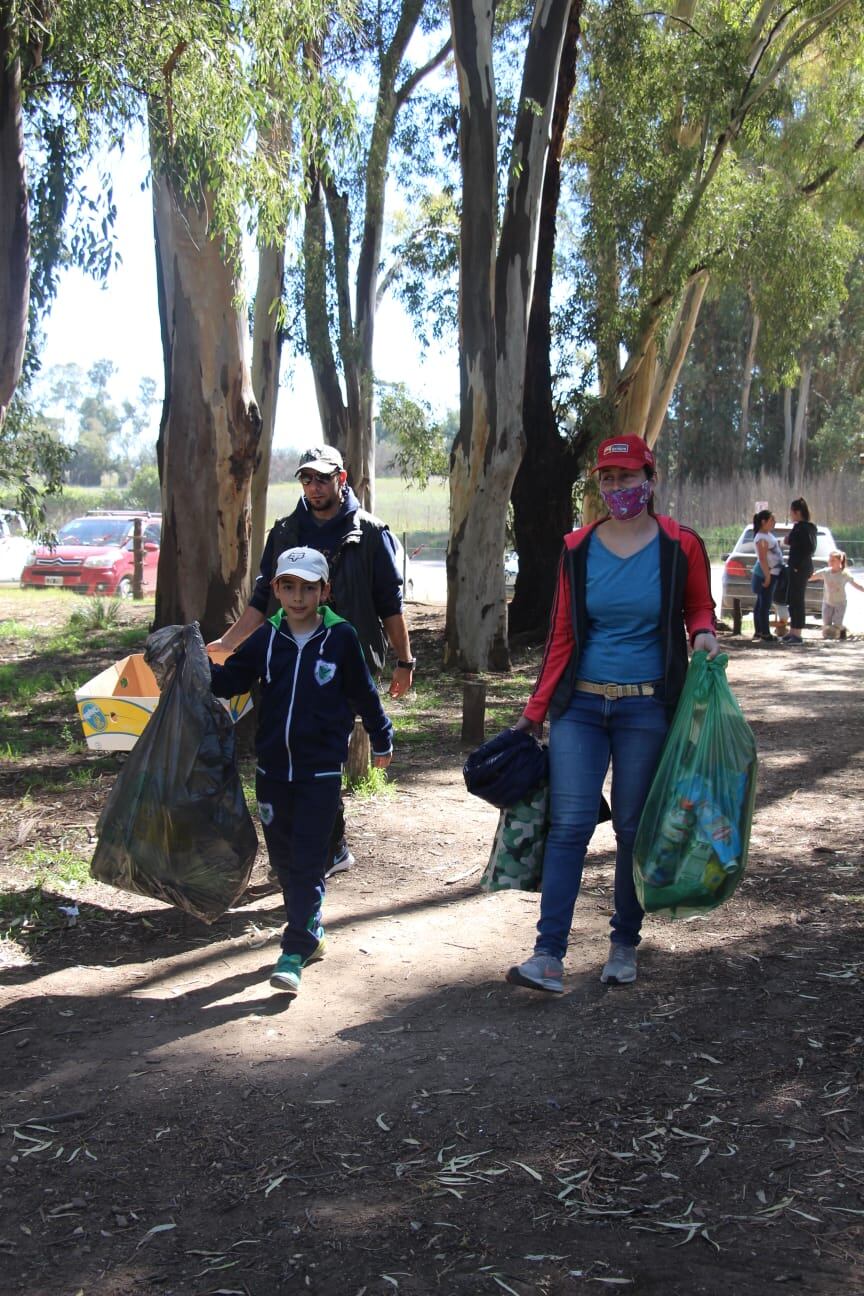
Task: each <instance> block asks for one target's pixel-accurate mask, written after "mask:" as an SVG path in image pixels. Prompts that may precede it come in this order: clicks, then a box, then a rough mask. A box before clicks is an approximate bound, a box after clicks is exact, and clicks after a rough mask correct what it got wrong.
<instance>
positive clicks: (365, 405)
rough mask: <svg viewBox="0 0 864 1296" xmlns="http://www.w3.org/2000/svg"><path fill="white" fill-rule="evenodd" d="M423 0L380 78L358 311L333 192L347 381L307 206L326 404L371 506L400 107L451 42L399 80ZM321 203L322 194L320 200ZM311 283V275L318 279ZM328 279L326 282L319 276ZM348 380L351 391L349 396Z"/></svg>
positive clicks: (312, 342) (343, 221)
mask: <svg viewBox="0 0 864 1296" xmlns="http://www.w3.org/2000/svg"><path fill="white" fill-rule="evenodd" d="M422 9H423V0H403V3H402V8H401V11H400V15H399V21H398V23H397V25H396V30H395V31H394V33H393V37H392V40H391V41H390V44H389V45H388V46H387V48H386V49H385V50H384V51H383V54H382V58H381V69H380V74H379V78H378V98H377V102H376V105H375V117H374V120H373V123H372V134H371V139H370V142H369V151H368V153H367V156H366V167H365V171H366V176H365V207H364V213H363V232H362V235H361V239H360V248H359V253H358V258H357V274H356V277H355V280H354V298H353V309H352V298H351V280H350V272H349V251H350V227H349V217H348V201H347V197H346V196H345V195H344V194H341V193H339V192H338V190H337V188H336V186H335V185H328V187H327V191H326V197H327V212H328V213H329V216H330V227H331V230H332V233H333V259H334V272H335V285H336V301H337V308H338V316H339V343H338V351H339V363H340V366H341V370H342V384H340V380H339V373H338V371H337V368H336V360H335V353H334V348H333V345H332V342H331V340H330V333H329V324H328V322H327V314H326V299H325V297H324V296H323V295H322V293H323V287H324V283H325V280H324V278H323V277H322V276H323V273H324V270H325V268H326V243H325V229H324V215H323V207H322V209H321V211H320V213H319V212H318V211H312V212H310V211H309V209H308V208H307V231H309V229H310V220H312V221H314V226H315V227H314V236H313V237H312V238H311V239H310V241H309V242H307V245H306V249H305V267H306V276H307V296H308V294H309V293H310V292H311V293H312V294H314V298H315V309H314V312H313V316H314V328H312V329H311V330H310V327H309V321H310V309H309V304H308V301H307V311H306V319H307V329H306V335H307V343H308V347H309V354H310V358H311V360H312V369H313V373H314V374H315V384H316V393H317V395H318V410H319V413H320V416H321V424H322V428H323V431H324V434H325V438H326V439H327V440H328V441H329V442H330V443H331V444H332V445H336V446H338V447H339V449H340V450H341V451H342V452H343V454H344V456H345V467H346V470H347V472H348V480H349V481H350V483H351V485H352V487H353V489H354V492H355V494H356V495H357V497H358V499H359V500H360V503H361V504H362V506H363V507H364V508H366V509H369V510H370V511H371V510H373V509H374V505H375V432H374V428H373V401H374V370H373V350H374V341H375V312H376V309H377V305H378V280H379V274H380V266H381V244H382V239H383V232H384V199H385V191H386V184H387V168H388V162H389V156H390V145H391V143H392V140H393V132H394V129H395V125H396V118H397V115H398V113H399V110H400V108H401V107H402V106H403V104H404V103H406V102H407V100H408V99H409V98H410V96H411V94H412V93H413V91H414V89H415V88H416V87H417V85H418V84H419V83H420V81H422V79H423V78H424V77H425V76H427V75H428V73H429V72H431V71H432V70H433V69H434V68H436V67H437V66H438V65H439V64H440V63H441V62H442V61H443V60H444V58H445V56H446V54H447V52H448V50H449V42H448V43H447V44H446V45H445V46H444V47H443V48H442V49H441V50H439V51H438V53H437V54H435V55H434V56H433V57H432V58H431V59H430V60H429V62H428V63H426V64H425V65H424V66H423V67H421V68H418V69H417V70H416V71H415V72H413V73H412V74H411V76H409V77H408V78H407V80H406V81H405V82H404V83H403V84H402V85H401V86H398V87H397V85H396V78H397V76H398V74H399V68H400V66H401V64H402V61H403V59H404V57H405V53H406V50H407V48H408V43H409V41H410V40H411V37H412V35H413V34H414V31H415V29H416V27H417V23H418V21H419V19H420V15H421V12H422ZM317 201H319V203H320V198H319V199H318V200H317ZM310 276H311V283H309V282H308V281H309V280H310ZM319 280H320V282H319ZM343 384H344V394H343Z"/></svg>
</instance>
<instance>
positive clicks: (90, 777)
mask: <svg viewBox="0 0 864 1296" xmlns="http://www.w3.org/2000/svg"><path fill="white" fill-rule="evenodd" d="M85 745H86V744H85ZM105 773H107V768H106V767H105V766H104V765H103V766H100V765H78V766H76V768H75V769H70V771H69V773H68V774H67V775H66V779H65V783H64V784H63V785H62V786H68V784H70V783H71V784H72V785H73V786H74V787H82V788H83V787H90V785H91V784H92V783H95V782H96V780H97V779H100V778H101V777H102V775H103V774H105Z"/></svg>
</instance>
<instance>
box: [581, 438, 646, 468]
mask: <svg viewBox="0 0 864 1296" xmlns="http://www.w3.org/2000/svg"><path fill="white" fill-rule="evenodd" d="M653 467H654V452H653V451H652V449H651V447H650V446H649V445H648V442H647V441H643V440H642V438H641V437H640V436H632V435H628V436H617V437H609V439H608V440H607V441H601V442H600V445H599V448H598V450H597V463H596V465H595V466H594V467H593V468H592V469H591V471H592V473H595V472H599V471H600V469H601V468H632V469H637V468H653Z"/></svg>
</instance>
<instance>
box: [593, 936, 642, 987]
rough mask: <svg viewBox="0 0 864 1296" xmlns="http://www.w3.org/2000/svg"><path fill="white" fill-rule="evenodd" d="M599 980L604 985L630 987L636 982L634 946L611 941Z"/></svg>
mask: <svg viewBox="0 0 864 1296" xmlns="http://www.w3.org/2000/svg"><path fill="white" fill-rule="evenodd" d="M600 980H601V981H602V982H603V984H604V985H632V983H633V982H634V981H635V980H636V946H635V945H618V944H617V943H616V942H615V941H612V942H611V944H610V946H609V958H608V959H607V960H606V964H605V966H604V968H603V971H602V972H601V973H600Z"/></svg>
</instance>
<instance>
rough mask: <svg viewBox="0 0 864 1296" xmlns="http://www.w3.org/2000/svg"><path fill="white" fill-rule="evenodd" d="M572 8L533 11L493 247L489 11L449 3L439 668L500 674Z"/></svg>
mask: <svg viewBox="0 0 864 1296" xmlns="http://www.w3.org/2000/svg"><path fill="white" fill-rule="evenodd" d="M571 8H572V0H536V3H535V6H534V14H533V18H532V23H531V30H530V34H529V39H528V49H527V52H526V56H525V64H524V68H523V78H522V89H521V94H520V103H519V110H518V113H517V119H516V126H515V130H514V137H513V149H512V154H511V170H510V178H509V185H508V195H507V203H506V206H505V211H504V220H503V223H502V227H501V237H500V241H499V240H498V239H497V205H498V194H497V179H496V175H497V145H498V136H497V121H496V113H497V104H496V94H495V74H494V67H493V62H492V32H493V9H492V6H490V5H488V4H487V3H486V0H459V2H457V0H451V4H450V17H451V25H452V31H453V49H454V53H455V58H456V70H457V74H458V79H459V102H460V125H459V150H460V158H461V165H462V217H461V244H460V276H459V278H460V287H459V341H460V356H459V368H460V419H459V432H458V434H457V436H456V440H455V442H454V444H453V450H452V453H451V457H450V537H449V543H448V548H447V623H446V630H445V639H446V642H445V658H446V660H447V662H448V663H449V664H451V665H454V666H457V667H461V668H462V669H467V670H481V669H489V668H491V669H493V670H506V669H507V667H508V666H509V653H508V649H507V603H506V597H505V592H504V571H503V562H502V555H503V552H504V541H505V518H506V513H507V504H508V502H509V499H510V493H511V490H512V487H513V481H514V479H515V476H516V472H517V469H518V467H519V463H520V461H521V458H522V454H523V451H524V434H523V426H522V401H523V395H524V388H525V356H526V346H527V335H528V319H529V313H530V310H531V299H532V293H533V287H534V269H535V263H536V253H537V232H538V226H539V214H540V199H541V195H542V191H543V180H544V174H545V168H546V163H547V158H548V153H549V144H550V129H551V120H552V107H553V103H554V96H555V87H556V85H557V81H558V68H559V65H560V60H561V51H562V46H563V41H564V33H565V30H566V27H567V21H568V18H569V15H570V10H571Z"/></svg>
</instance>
